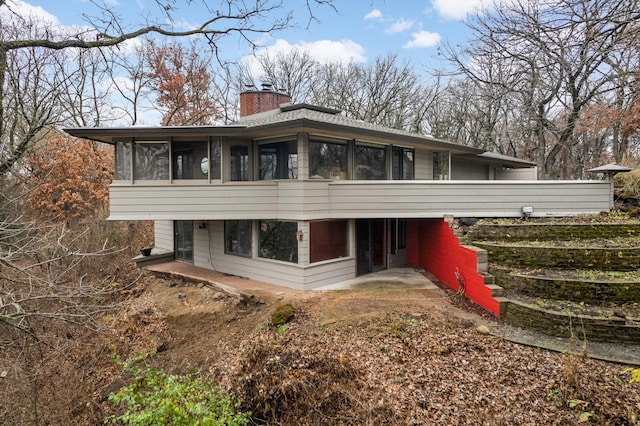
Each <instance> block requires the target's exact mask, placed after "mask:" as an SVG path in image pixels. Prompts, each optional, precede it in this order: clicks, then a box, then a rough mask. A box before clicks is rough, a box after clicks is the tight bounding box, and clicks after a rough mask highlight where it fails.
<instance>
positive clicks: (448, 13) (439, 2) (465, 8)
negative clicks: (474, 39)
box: [433, 0, 485, 21]
mask: <svg viewBox="0 0 640 426" xmlns="http://www.w3.org/2000/svg"><path fill="white" fill-rule="evenodd" d="M484 3H485V2H483V0H433V7H434V9H436V10H437V11H438V13H439V14H440V15H441V16H443V17H445V18H449V19H455V20H458V21H462V20H464V19H466V17H467V15H468V14H469V13H473V12H476V11H477V10H478V9H480V8H482V6H483V4H484Z"/></svg>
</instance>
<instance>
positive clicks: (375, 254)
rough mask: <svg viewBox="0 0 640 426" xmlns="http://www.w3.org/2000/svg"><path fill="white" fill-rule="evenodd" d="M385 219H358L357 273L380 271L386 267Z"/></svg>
mask: <svg viewBox="0 0 640 426" xmlns="http://www.w3.org/2000/svg"><path fill="white" fill-rule="evenodd" d="M385 222H386V221H385V220H384V219H357V220H356V264H357V266H356V273H357V275H362V274H368V273H369V272H375V271H379V270H381V269H384V268H385V267H386V262H385V259H386V249H385V248H386V242H385Z"/></svg>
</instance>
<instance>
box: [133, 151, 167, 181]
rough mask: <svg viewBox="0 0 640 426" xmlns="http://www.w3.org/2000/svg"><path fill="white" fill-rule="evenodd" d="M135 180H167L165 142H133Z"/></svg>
mask: <svg viewBox="0 0 640 426" xmlns="http://www.w3.org/2000/svg"><path fill="white" fill-rule="evenodd" d="M134 154H135V167H134V171H135V172H134V178H135V179H136V180H169V144H168V143H167V142H144V141H136V142H135V152H134Z"/></svg>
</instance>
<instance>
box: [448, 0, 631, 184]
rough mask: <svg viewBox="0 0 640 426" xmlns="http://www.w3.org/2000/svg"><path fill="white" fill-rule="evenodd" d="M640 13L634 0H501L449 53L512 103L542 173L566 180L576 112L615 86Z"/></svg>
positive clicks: (479, 17) (473, 77) (473, 23)
mask: <svg viewBox="0 0 640 426" xmlns="http://www.w3.org/2000/svg"><path fill="white" fill-rule="evenodd" d="M639 18H640V4H639V3H638V1H637V0H632V1H626V0H616V1H608V0H551V1H548V2H533V3H532V2H528V1H524V0H522V1H521V0H516V1H514V2H505V3H500V4H499V5H498V7H497V8H496V9H495V10H494V11H486V12H483V13H480V14H479V15H477V16H476V17H475V18H474V19H472V20H471V21H470V24H469V26H470V28H471V30H472V31H473V33H474V37H473V39H472V40H471V41H470V43H468V44H467V45H466V46H465V47H464V48H463V49H461V50H460V51H456V50H454V49H451V48H449V52H448V53H449V56H450V58H451V60H452V61H453V63H454V64H455V65H456V66H457V67H458V70H459V71H460V72H461V73H462V74H463V75H465V76H466V77H467V78H469V79H470V80H471V81H474V82H475V83H477V84H479V85H482V86H484V87H485V88H486V90H489V91H491V90H493V89H492V88H495V87H498V88H499V91H500V92H501V94H500V96H508V97H511V98H513V100H514V101H517V105H518V107H519V109H520V110H521V111H523V112H526V113H527V114H526V116H523V117H522V120H523V123H526V122H528V123H529V126H530V127H529V129H528V130H529V133H530V134H532V135H534V136H535V139H534V141H535V147H529V149H530V150H531V153H532V154H533V155H534V157H535V159H536V161H537V162H538V163H539V166H541V168H542V171H543V174H544V175H545V176H547V177H568V176H569V169H571V168H572V167H571V166H570V165H569V161H571V155H570V151H571V150H572V149H573V148H575V147H576V146H577V144H579V143H582V142H583V141H581V140H580V139H579V138H577V137H576V125H577V122H578V120H579V118H580V115H581V113H582V111H583V110H584V109H585V108H586V107H587V106H588V105H589V104H590V103H592V102H593V101H594V100H595V99H597V98H598V96H600V95H602V94H604V93H607V92H610V91H612V90H615V88H616V85H617V84H618V83H616V81H615V80H614V79H612V78H611V70H612V68H611V66H610V64H611V60H612V59H613V58H614V57H616V56H617V55H619V54H620V51H621V49H624V46H626V45H628V41H629V40H631V39H635V38H636V37H637V34H638V31H640V28H639V26H638V19H639ZM492 70H497V71H499V72H493V71H492ZM622 72H623V73H628V72H629V70H623V71H622ZM525 127H527V126H523V128H525ZM526 144H527V143H526V141H523V145H526Z"/></svg>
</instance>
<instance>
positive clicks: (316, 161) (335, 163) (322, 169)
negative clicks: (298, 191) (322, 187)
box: [309, 141, 348, 180]
mask: <svg viewBox="0 0 640 426" xmlns="http://www.w3.org/2000/svg"><path fill="white" fill-rule="evenodd" d="M309 176H310V177H311V179H335V180H338V179H347V178H348V175H347V145H346V144H344V143H337V142H322V141H309Z"/></svg>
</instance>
